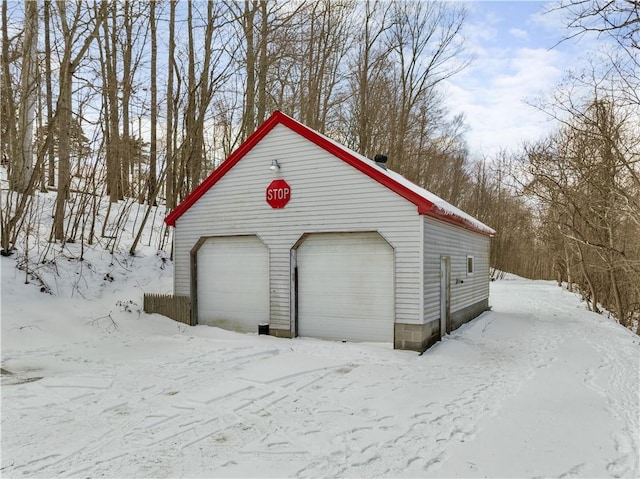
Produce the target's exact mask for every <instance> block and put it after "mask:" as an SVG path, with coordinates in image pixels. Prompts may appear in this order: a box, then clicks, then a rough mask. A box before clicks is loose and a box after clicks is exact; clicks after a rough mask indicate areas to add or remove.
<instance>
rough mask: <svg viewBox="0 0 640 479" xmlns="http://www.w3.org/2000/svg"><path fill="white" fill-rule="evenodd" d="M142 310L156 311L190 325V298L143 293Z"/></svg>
mask: <svg viewBox="0 0 640 479" xmlns="http://www.w3.org/2000/svg"><path fill="white" fill-rule="evenodd" d="M144 312H145V313H158V314H162V315H164V316H168V317H169V318H171V319H173V320H175V321H178V322H180V323H184V324H188V325H190V326H191V298H189V297H188V296H174V295H172V294H145V295H144Z"/></svg>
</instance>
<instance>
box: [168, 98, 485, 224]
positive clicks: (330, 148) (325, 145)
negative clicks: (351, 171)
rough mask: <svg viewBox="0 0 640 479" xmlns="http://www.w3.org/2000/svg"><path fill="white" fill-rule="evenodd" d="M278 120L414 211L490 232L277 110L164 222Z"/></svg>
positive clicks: (188, 204) (183, 209)
mask: <svg viewBox="0 0 640 479" xmlns="http://www.w3.org/2000/svg"><path fill="white" fill-rule="evenodd" d="M278 124H282V125H284V126H286V127H287V128H289V129H290V130H292V131H294V132H296V133H298V134H299V135H300V136H302V137H303V138H306V139H307V140H309V141H311V142H313V143H315V144H316V145H318V146H319V147H320V148H322V149H324V150H326V151H327V152H329V153H331V154H332V155H334V156H336V157H338V158H340V159H341V160H343V161H345V162H346V163H348V164H349V165H351V166H353V167H354V168H356V169H357V170H359V171H361V172H363V173H364V174H366V175H367V176H369V177H371V178H372V179H374V180H376V181H377V182H378V183H380V184H382V185H384V186H386V187H387V188H389V189H390V190H392V191H394V192H396V193H397V194H399V195H400V196H402V197H403V198H405V199H406V200H408V201H409V202H411V203H413V204H414V205H416V206H417V207H418V214H421V215H427V216H431V217H433V218H436V219H439V220H441V221H445V222H447V223H450V224H453V225H456V226H460V227H462V228H465V229H467V230H471V231H474V232H476V233H480V234H482V235H485V236H493V234H491V233H490V232H488V231H485V230H483V229H481V228H478V226H476V225H475V224H474V223H472V222H470V221H468V220H466V219H464V218H461V217H459V216H457V215H454V214H451V213H449V212H447V211H445V210H443V209H442V208H439V207H438V206H436V205H434V204H433V203H432V202H431V201H429V200H428V199H426V198H424V197H423V196H421V195H420V194H418V193H416V192H415V191H413V190H411V189H410V188H408V187H406V186H404V185H403V184H401V183H398V182H397V181H394V180H393V179H391V178H389V177H388V176H387V175H385V174H384V173H383V171H382V170H380V169H379V168H378V167H377V166H374V165H369V164H367V163H365V162H363V161H361V160H359V159H358V158H356V157H354V156H353V155H352V154H351V153H349V152H348V151H346V150H345V149H343V148H341V147H340V146H339V145H337V144H335V143H333V142H332V141H331V140H329V139H328V138H326V137H325V136H323V135H321V134H319V133H318V132H316V131H314V130H312V129H311V128H309V127H307V126H305V125H303V124H302V123H299V122H297V121H296V120H294V119H293V118H291V117H289V116H287V115H285V114H284V113H282V112H280V111H277V110H276V111H275V112H274V113H273V114H272V115H271V116H270V117H269V118H268V119H267V120H266V121H265V122H264V123H263V124H262V125H260V127H259V128H258V129H257V130H256V131H255V132H254V133H253V134H252V135H251V136H249V138H247V139H246V140H245V142H244V143H242V145H240V147H238V149H237V150H235V151H234V152H233V153H232V154H231V155H230V156H229V157H228V158H227V159H226V160H225V161H224V162H222V164H221V165H220V166H219V167H218V168H216V169H215V170H214V171H213V173H211V175H209V176H208V177H207V179H205V180H204V181H203V182H202V183H201V184H200V185H199V186H198V187H197V188H196V189H195V190H193V192H191V194H190V195H189V196H187V197H186V198H185V200H184V201H183V202H182V203H180V204H179V205H178V206H177V207H176V208H175V209H174V210H173V211H172V212H171V213H170V214H169V215H168V216H167V217H166V218H165V220H164V221H165V223H166V224H167V225H168V226H175V224H176V221H177V220H178V218H180V216H182V215H183V214H184V213H185V212H186V211H187V210H188V209H189V208H190V207H191V206H192V205H193V204H194V203H195V202H196V201H198V200H199V199H200V197H201V196H202V195H204V194H205V193H206V192H207V191H208V190H209V188H211V187H212V186H213V185H215V184H216V183H217V182H218V181H219V180H220V178H222V177H223V176H224V175H226V174H227V172H228V171H229V170H230V169H231V168H233V167H234V166H235V164H236V163H238V162H239V161H240V160H241V159H242V157H244V155H246V154H247V153H248V152H249V151H251V149H253V147H254V146H255V145H256V144H257V143H258V142H259V141H260V140H262V139H263V138H264V137H265V136H266V135H267V133H269V132H270V131H271V130H273V128H274V127H275V126H276V125H278Z"/></svg>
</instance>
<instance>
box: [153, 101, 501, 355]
mask: <svg viewBox="0 0 640 479" xmlns="http://www.w3.org/2000/svg"><path fill="white" fill-rule="evenodd" d="M377 158H378V159H377V160H376V159H373V160H372V159H369V158H366V157H364V156H363V155H360V154H358V153H357V152H354V151H353V150H350V149H349V148H347V147H345V146H343V145H340V144H339V143H337V142H335V141H333V140H331V139H329V138H327V137H326V136H324V135H322V134H320V133H318V132H316V131H314V130H312V129H310V128H308V127H306V126H305V125H303V124H301V123H299V122H297V121H296V120H294V119H293V118H291V117H289V116H287V115H285V114H283V113H281V112H275V113H273V115H272V116H271V117H269V119H268V120H267V121H266V122H264V123H263V124H262V125H261V126H260V127H259V128H258V129H257V130H256V131H255V132H254V133H253V134H252V135H251V136H250V137H249V138H247V140H246V141H245V142H244V143H243V144H242V145H241V146H239V147H238V149H237V150H236V151H234V152H233V153H232V154H231V156H229V157H228V158H227V159H226V160H225V161H224V162H223V163H222V164H220V166H218V167H217V168H216V169H215V170H214V171H213V173H211V175H210V176H209V177H208V178H206V179H205V180H204V182H203V183H202V184H201V185H200V186H198V187H197V188H196V189H195V190H194V191H193V192H192V193H191V194H190V195H189V196H188V197H187V198H186V199H185V200H184V201H183V202H182V203H181V204H180V205H178V206H177V207H176V208H175V209H174V210H173V211H172V212H171V213H170V214H169V216H167V218H166V219H165V222H166V223H167V225H169V226H173V227H174V228H175V230H174V266H175V268H174V296H175V297H180V299H179V302H180V304H187V305H190V306H188V308H187V309H186V311H187V313H184V314H183V317H185V316H186V317H187V320H186V322H188V323H189V324H192V325H195V324H208V325H213V326H220V327H224V328H228V329H234V330H239V331H247V332H250V333H253V334H258V333H259V332H265V330H266V327H264V326H263V327H258V326H259V325H260V324H261V323H268V328H269V334H271V335H273V336H278V337H286V338H295V337H297V336H306V337H315V338H321V339H329V340H338V341H343V340H346V341H376V342H386V343H389V344H393V346H394V347H395V348H399V349H411V350H415V351H424V349H426V348H427V347H428V346H430V345H431V344H433V343H434V342H436V341H438V340H440V338H441V336H443V335H445V334H447V332H449V331H452V330H454V329H456V328H457V327H458V326H460V325H461V324H463V323H464V322H466V321H469V320H471V319H473V318H474V317H476V316H477V315H479V314H480V313H482V312H483V311H486V310H487V309H488V307H489V242H490V238H491V236H492V235H493V234H494V231H493V230H492V229H491V228H489V227H488V226H486V225H484V224H483V223H481V222H480V221H478V220H477V219H475V218H473V217H471V216H470V215H468V214H466V213H464V212H463V211H461V210H459V209H457V208H456V207H454V206H452V205H451V204H449V203H447V202H446V201H444V200H442V199H441V198H438V197H437V196H435V195H434V194H432V193H430V192H428V191H426V190H424V189H423V188H420V187H419V186H416V185H414V184H412V183H411V182H409V181H407V180H406V179H405V178H403V177H402V176H401V175H399V174H397V173H395V172H393V171H391V170H390V169H388V168H387V167H386V165H385V164H384V162H383V161H380V160H384V159H385V158H386V157H384V155H380V156H378V157H377ZM442 265H445V266H444V267H443V266H442ZM176 303H178V301H176Z"/></svg>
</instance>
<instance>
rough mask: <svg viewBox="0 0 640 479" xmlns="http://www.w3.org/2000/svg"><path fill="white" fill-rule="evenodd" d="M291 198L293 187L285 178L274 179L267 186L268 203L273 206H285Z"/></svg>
mask: <svg viewBox="0 0 640 479" xmlns="http://www.w3.org/2000/svg"><path fill="white" fill-rule="evenodd" d="M290 199H291V187H290V186H289V184H288V183H287V182H286V181H284V180H273V181H272V182H271V183H270V184H269V186H267V203H269V206H271V207H272V208H284V207H285V205H286V204H287V203H289V200H290Z"/></svg>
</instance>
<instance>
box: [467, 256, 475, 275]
mask: <svg viewBox="0 0 640 479" xmlns="http://www.w3.org/2000/svg"><path fill="white" fill-rule="evenodd" d="M469 260H471V262H469ZM469 266H471V268H469ZM466 269H467V276H473V273H474V272H475V269H476V261H475V258H474V256H473V255H471V254H468V255H467V264H466Z"/></svg>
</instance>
